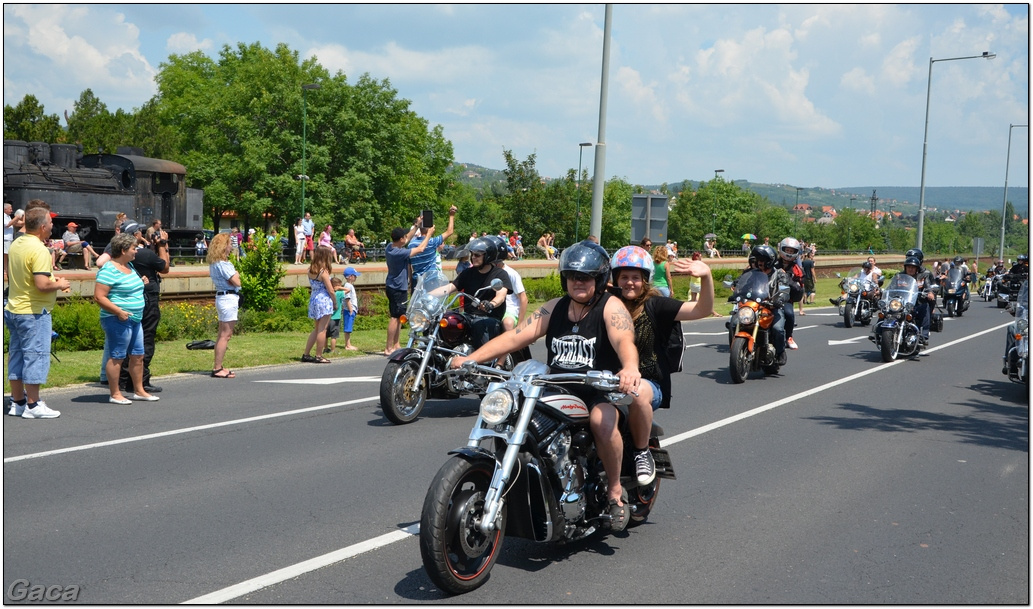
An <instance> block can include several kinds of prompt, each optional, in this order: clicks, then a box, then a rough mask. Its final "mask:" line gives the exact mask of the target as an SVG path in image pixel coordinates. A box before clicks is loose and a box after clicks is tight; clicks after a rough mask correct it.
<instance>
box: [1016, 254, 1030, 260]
mask: <svg viewBox="0 0 1033 609" xmlns="http://www.w3.org/2000/svg"><path fill="white" fill-rule="evenodd" d="M1015 262H1029V256H1027V255H1026V254H1019V255H1018V257H1017V258H1015Z"/></svg>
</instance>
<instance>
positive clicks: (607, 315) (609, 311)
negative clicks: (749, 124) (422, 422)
mask: <svg viewBox="0 0 1033 609" xmlns="http://www.w3.org/2000/svg"><path fill="white" fill-rule="evenodd" d="M769 249H770V248H769ZM559 271H560V286H561V287H562V288H563V291H564V293H565V294H566V295H565V296H563V297H561V298H553V299H552V300H550V301H549V302H547V303H545V304H544V305H543V306H542V307H541V308H539V309H538V310H537V311H535V312H534V313H533V314H531V315H530V316H528V317H527V319H526V320H525V321H524V323H523V324H521V325H519V326H517V327H516V328H513V329H512V330H509V331H508V332H505V333H503V334H502V335H500V336H498V337H496V338H494V339H492V340H491V341H489V342H488V343H487V344H485V345H483V346H482V347H480V348H479V349H477V350H476V351H474V352H473V353H471V354H470V356H469V357H456V358H454V359H453V360H452V367H453V368H458V367H460V366H461V365H462V363H463V362H465V361H470V360H472V361H476V362H478V363H485V362H488V361H491V360H493V359H495V358H496V357H499V356H501V355H504V354H506V353H512V352H514V351H517V350H519V349H523V348H524V347H527V346H529V345H530V344H531V343H533V342H534V341H535V340H537V339H538V338H539V337H542V336H544V337H545V341H546V343H545V344H546V350H547V352H548V362H547V363H548V365H549V367H550V368H551V369H552V370H554V371H556V372H585V371H587V370H609V371H611V372H612V371H614V370H617V376H618V377H619V379H620V386H619V390H620V391H621V392H622V393H628V394H632V393H634V392H637V391H638V388H639V385H640V381H641V379H642V374H641V373H640V372H639V369H638V351H637V350H636V349H635V333H634V327H635V325H634V322H633V321H632V319H631V316H630V315H629V314H628V310H627V308H625V307H624V305H623V304H621V302H620V300H619V299H618V298H615V297H613V296H612V295H611V294H609V293H608V292H607V291H606V283H607V281H608V279H609V277H610V257H609V256H608V255H607V253H606V250H604V249H603V248H602V247H601V246H599V245H598V244H597V243H593V242H592V241H588V240H585V241H582V242H580V243H575V244H574V245H572V246H570V247H568V248H566V249H565V250H563V253H562V254H561V255H560V261H559ZM618 369H619V370H618ZM579 389H580V388H578V387H573V388H571V392H572V393H575V394H577V395H578V396H579V397H581V398H582V399H583V400H584V401H585V403H586V404H589V405H590V407H591V413H590V415H589V416H590V425H591V428H592V435H593V436H594V438H595V442H596V448H597V450H598V453H599V458H600V459H601V460H602V462H603V469H604V470H605V472H606V479H607V486H608V488H607V494H608V495H609V506H610V516H611V517H612V521H611V524H610V527H611V529H612V530H615V531H622V530H624V528H625V527H626V526H627V524H628V521H629V520H630V514H629V513H628V510H627V501H628V497H627V492H626V491H624V490H623V488H622V487H621V481H620V472H621V459H622V455H623V453H624V442H623V440H622V439H621V434H620V428H619V426H618V422H619V421H618V417H619V412H618V410H617V408H616V407H615V406H614V405H613V404H611V403H609V402H606V401H605V398H604V397H603V396H601V395H600V394H598V393H597V392H595V391H593V390H590V389H588V390H579Z"/></svg>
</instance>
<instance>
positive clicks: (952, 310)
mask: <svg viewBox="0 0 1033 609" xmlns="http://www.w3.org/2000/svg"><path fill="white" fill-rule="evenodd" d="M957 314H958V301H956V300H948V301H947V317H955V316H956V315H957Z"/></svg>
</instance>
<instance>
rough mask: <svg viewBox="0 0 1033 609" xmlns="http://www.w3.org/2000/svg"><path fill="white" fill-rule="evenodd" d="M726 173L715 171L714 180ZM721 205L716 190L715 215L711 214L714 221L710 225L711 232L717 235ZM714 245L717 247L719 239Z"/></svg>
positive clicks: (721, 170)
mask: <svg viewBox="0 0 1033 609" xmlns="http://www.w3.org/2000/svg"><path fill="white" fill-rule="evenodd" d="M724 172H725V170H724V169H715V170H714V180H717V174H719V173H724ZM720 203H721V198H720V196H719V195H718V193H717V191H716V190H715V191H714V213H713V214H711V217H712V218H713V221H712V222H711V223H710V232H712V233H714V234H715V235H716V234H717V208H718V207H719V206H720ZM714 245H715V246H716V245H717V239H715V240H714Z"/></svg>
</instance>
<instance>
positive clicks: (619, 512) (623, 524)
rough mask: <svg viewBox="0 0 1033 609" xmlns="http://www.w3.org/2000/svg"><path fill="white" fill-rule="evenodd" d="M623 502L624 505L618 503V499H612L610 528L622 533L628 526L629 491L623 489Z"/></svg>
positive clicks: (610, 503) (610, 504)
mask: <svg viewBox="0 0 1033 609" xmlns="http://www.w3.org/2000/svg"><path fill="white" fill-rule="evenodd" d="M621 502H622V503H624V505H617V500H616V499H610V502H609V506H610V530H611V531H613V532H615V533H620V532H621V531H623V530H624V529H625V528H627V526H628V520H629V515H628V491H627V490H626V489H621Z"/></svg>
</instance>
